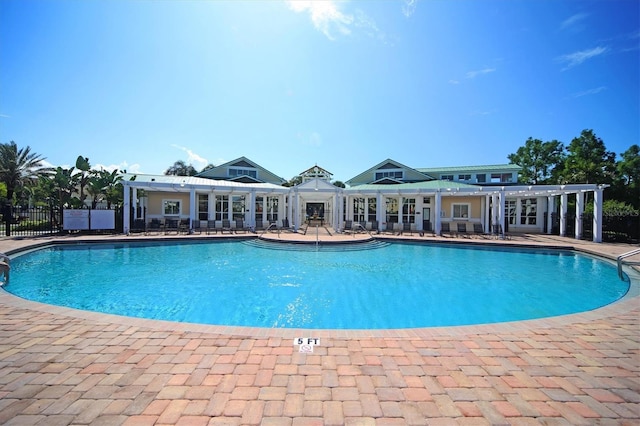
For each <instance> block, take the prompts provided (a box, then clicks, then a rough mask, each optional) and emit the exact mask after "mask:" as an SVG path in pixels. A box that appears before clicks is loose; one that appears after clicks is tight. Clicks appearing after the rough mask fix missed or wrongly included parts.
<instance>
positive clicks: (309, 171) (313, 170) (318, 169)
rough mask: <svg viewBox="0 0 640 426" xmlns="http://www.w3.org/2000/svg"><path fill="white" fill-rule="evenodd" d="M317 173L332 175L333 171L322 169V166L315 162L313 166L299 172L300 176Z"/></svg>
mask: <svg viewBox="0 0 640 426" xmlns="http://www.w3.org/2000/svg"><path fill="white" fill-rule="evenodd" d="M317 174H324V175H329V176H333V173H331V172H329V171H328V170H327V169H323V168H322V167H320V166H318V165H317V164H316V165H315V166H313V167H309V168H308V169H307V170H305V171H304V172H300V176H303V175H317Z"/></svg>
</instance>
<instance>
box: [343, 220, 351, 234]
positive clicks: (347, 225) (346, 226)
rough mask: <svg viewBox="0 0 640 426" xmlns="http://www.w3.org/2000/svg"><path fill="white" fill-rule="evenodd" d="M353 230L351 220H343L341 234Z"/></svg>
mask: <svg viewBox="0 0 640 426" xmlns="http://www.w3.org/2000/svg"><path fill="white" fill-rule="evenodd" d="M352 232H353V222H352V221H350V220H345V221H344V228H342V233H343V234H350V233H352Z"/></svg>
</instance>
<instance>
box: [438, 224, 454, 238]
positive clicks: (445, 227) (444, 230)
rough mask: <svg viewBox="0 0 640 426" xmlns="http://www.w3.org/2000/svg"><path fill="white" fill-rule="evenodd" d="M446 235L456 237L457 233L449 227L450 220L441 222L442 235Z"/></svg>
mask: <svg viewBox="0 0 640 426" xmlns="http://www.w3.org/2000/svg"><path fill="white" fill-rule="evenodd" d="M445 234H446V235H448V236H450V237H454V236H455V234H454V233H453V232H451V228H450V227H449V222H442V223H441V224H440V236H441V237H444V236H445Z"/></svg>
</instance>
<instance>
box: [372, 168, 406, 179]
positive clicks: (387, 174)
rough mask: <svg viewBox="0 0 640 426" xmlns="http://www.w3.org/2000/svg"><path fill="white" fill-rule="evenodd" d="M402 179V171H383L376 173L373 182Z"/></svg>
mask: <svg viewBox="0 0 640 426" xmlns="http://www.w3.org/2000/svg"><path fill="white" fill-rule="evenodd" d="M403 177H404V172H403V171H402V170H385V171H384V172H382V171H377V172H376V178H375V180H376V181H378V180H381V179H385V178H391V179H397V180H402V179H403Z"/></svg>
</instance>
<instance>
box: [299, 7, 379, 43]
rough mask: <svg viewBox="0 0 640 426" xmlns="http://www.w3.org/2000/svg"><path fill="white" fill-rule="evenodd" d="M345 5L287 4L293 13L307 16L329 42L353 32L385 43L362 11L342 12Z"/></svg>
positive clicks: (372, 21) (373, 24) (373, 22)
mask: <svg viewBox="0 0 640 426" xmlns="http://www.w3.org/2000/svg"><path fill="white" fill-rule="evenodd" d="M347 3H348V2H346V1H335V0H323V1H320V0H315V1H314V0H291V1H289V2H288V4H289V8H290V9H291V10H293V11H294V12H296V13H305V14H308V15H309V18H310V19H311V22H312V23H313V26H314V27H315V28H316V29H317V30H318V31H320V32H322V33H323V34H324V35H325V36H326V37H327V38H328V39H329V40H336V39H337V38H338V37H340V36H350V35H352V34H354V32H355V33H364V34H366V35H367V36H369V37H373V38H378V39H380V40H383V41H386V37H385V34H384V33H383V32H382V31H380V29H379V28H378V26H377V25H376V22H375V21H374V20H373V19H372V18H371V17H370V16H368V15H367V14H366V13H365V12H364V11H362V10H360V9H356V10H355V12H353V13H347V12H343V10H342V7H343V5H345V4H347Z"/></svg>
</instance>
